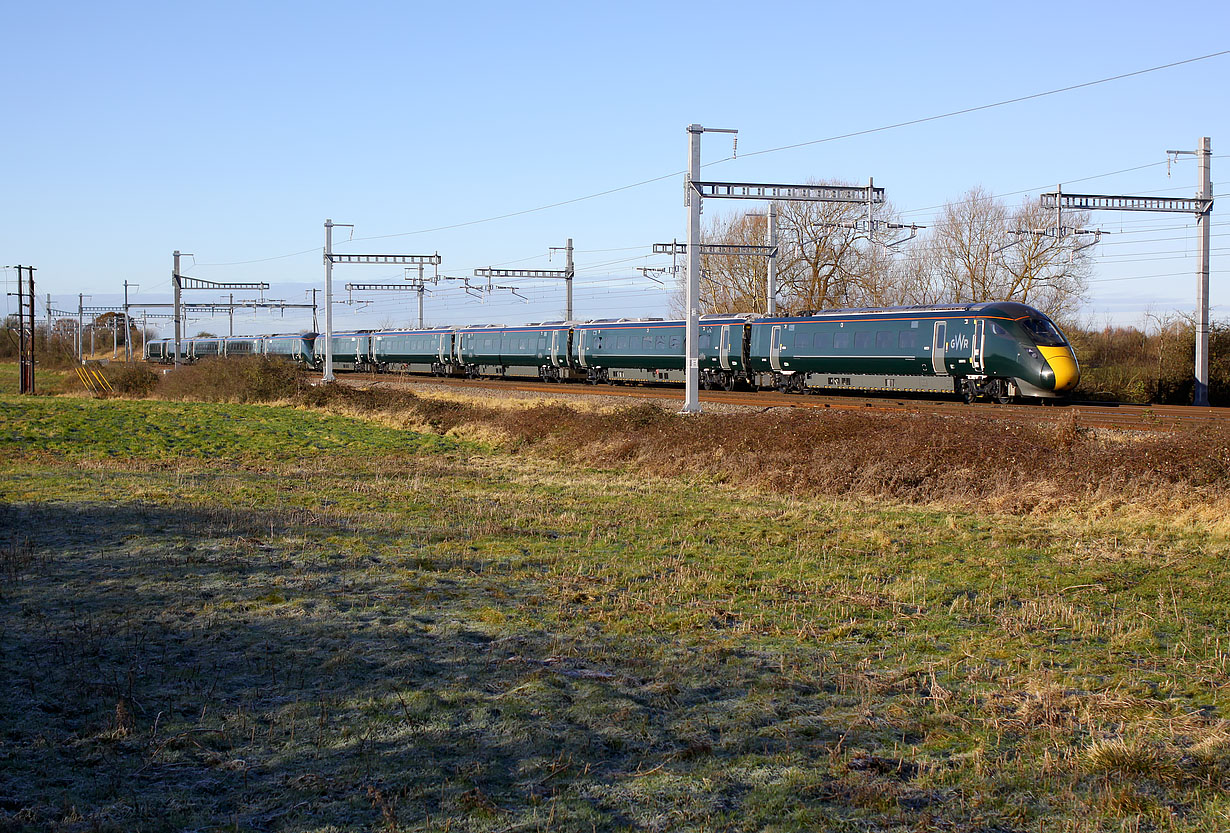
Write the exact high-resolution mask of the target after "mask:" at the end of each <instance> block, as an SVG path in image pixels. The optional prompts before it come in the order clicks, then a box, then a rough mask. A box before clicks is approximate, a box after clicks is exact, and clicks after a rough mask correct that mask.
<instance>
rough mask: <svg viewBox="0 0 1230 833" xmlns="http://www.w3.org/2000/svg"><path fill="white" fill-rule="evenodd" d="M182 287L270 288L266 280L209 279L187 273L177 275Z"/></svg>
mask: <svg viewBox="0 0 1230 833" xmlns="http://www.w3.org/2000/svg"><path fill="white" fill-rule="evenodd" d="M175 277H176V278H178V279H179V288H180V289H268V288H269V284H267V283H265V282H264V281H260V282H258V283H235V282H233V281H223V282H218V281H207V280H205V279H204V278H190V277H188V276H187V275H176V276H175Z"/></svg>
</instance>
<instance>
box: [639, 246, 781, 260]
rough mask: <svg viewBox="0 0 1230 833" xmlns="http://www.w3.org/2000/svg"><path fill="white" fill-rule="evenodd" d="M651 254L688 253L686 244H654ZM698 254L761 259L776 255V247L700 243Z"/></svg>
mask: <svg viewBox="0 0 1230 833" xmlns="http://www.w3.org/2000/svg"><path fill="white" fill-rule="evenodd" d="M653 253H654V254H655V255H686V254H687V253H688V244H687V243H654V244H653ZM700 253H701V254H702V255H725V256H733V255H760V256H762V257H773V256H774V255H775V254H777V247H776V246H740V245H729V246H727V245H723V244H721V243H701V244H700Z"/></svg>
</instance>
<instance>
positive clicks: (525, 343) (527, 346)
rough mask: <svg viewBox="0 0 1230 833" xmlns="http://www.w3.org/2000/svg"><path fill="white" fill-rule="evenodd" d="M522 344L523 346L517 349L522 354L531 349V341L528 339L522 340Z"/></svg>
mask: <svg viewBox="0 0 1230 833" xmlns="http://www.w3.org/2000/svg"><path fill="white" fill-rule="evenodd" d="M520 344H521V346H520V347H518V348H517V349H519V350H520V351H521V352H522V353H524V352H525V351H527V350H529V349H530V340H529V339H528V338H523V339H521V342H520Z"/></svg>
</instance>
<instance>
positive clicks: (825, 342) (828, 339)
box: [815, 330, 833, 350]
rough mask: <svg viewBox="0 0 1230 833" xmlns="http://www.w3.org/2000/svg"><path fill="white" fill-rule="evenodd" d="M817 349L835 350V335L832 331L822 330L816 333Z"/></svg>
mask: <svg viewBox="0 0 1230 833" xmlns="http://www.w3.org/2000/svg"><path fill="white" fill-rule="evenodd" d="M815 343H816V349H817V350H832V349H833V333H832V331H831V330H821V331H820V332H818V333H816V340H815Z"/></svg>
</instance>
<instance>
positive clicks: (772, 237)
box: [765, 202, 777, 315]
mask: <svg viewBox="0 0 1230 833" xmlns="http://www.w3.org/2000/svg"><path fill="white" fill-rule="evenodd" d="M769 245H770V246H772V247H773V254H771V255H769V280H768V286H767V287H766V288H765V294H766V295H767V296H768V297H767V298H766V299H765V312H766V313H767V314H768V315H777V203H775V202H771V203H769Z"/></svg>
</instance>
